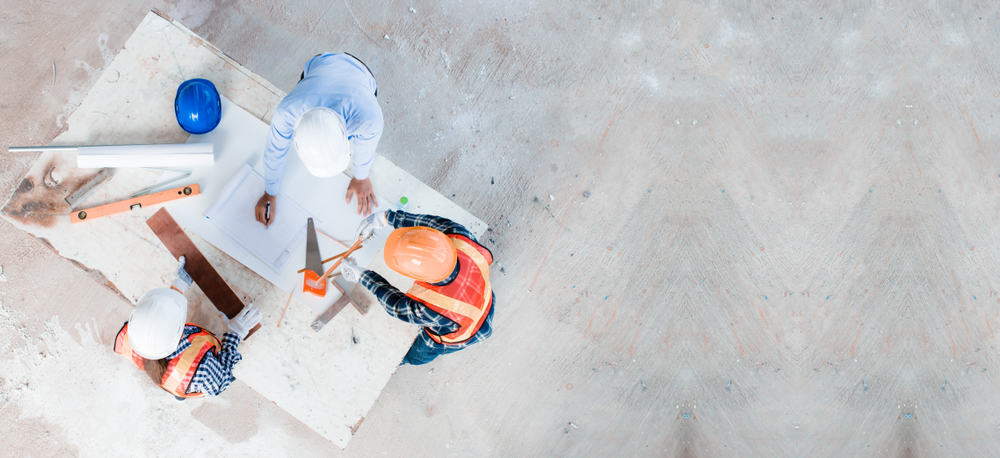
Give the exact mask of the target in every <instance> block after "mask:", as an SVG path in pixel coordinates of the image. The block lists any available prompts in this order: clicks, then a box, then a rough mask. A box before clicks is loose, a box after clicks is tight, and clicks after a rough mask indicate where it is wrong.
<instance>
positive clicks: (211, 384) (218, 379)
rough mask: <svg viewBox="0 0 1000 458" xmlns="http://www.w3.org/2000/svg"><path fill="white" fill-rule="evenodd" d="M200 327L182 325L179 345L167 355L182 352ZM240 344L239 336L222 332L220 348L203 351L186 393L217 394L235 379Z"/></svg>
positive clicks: (239, 358) (240, 358) (176, 355)
mask: <svg viewBox="0 0 1000 458" xmlns="http://www.w3.org/2000/svg"><path fill="white" fill-rule="evenodd" d="M201 331H202V329H201V328H199V327H198V326H194V325H191V324H188V325H185V326H184V337H182V338H181V343H180V345H178V346H177V349H176V350H174V352H173V353H171V354H170V356H168V358H170V359H173V358H176V357H178V356H180V355H181V353H184V350H187V349H188V347H190V346H191V342H190V341H189V340H188V337H189V336H191V334H194V333H196V332H201ZM239 344H240V336H238V335H236V333H234V332H228V331H227V332H225V333H223V334H222V350H220V351H218V352H216V351H215V350H214V349H212V350H209V351H207V352H205V356H204V357H203V358H201V363H199V364H198V368H197V369H195V371H194V376H193V377H191V384H190V385H188V387H187V391H186V393H188V394H190V393H205V394H206V395H208V396H218V395H219V394H222V392H223V391H226V388H229V384H230V383H233V381H234V380H236V377H233V366H235V365H236V363H238V362H240V361H241V360H242V359H243V357H242V356H240V352H238V351H237V350H236V347H237V346H238V345H239Z"/></svg>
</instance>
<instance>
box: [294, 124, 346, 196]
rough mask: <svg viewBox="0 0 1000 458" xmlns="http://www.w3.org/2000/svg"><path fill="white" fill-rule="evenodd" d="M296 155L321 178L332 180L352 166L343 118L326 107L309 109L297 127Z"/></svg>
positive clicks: (311, 171)
mask: <svg viewBox="0 0 1000 458" xmlns="http://www.w3.org/2000/svg"><path fill="white" fill-rule="evenodd" d="M292 142H294V143H295V152H296V153H298V155H299V159H302V163H303V164H305V165H306V168H307V169H309V173H311V174H313V175H315V176H318V177H324V178H325V177H332V176H334V175H336V174H338V173H341V172H343V171H344V170H347V166H348V165H349V164H350V163H351V141H350V140H348V139H347V125H346V124H345V123H344V117H343V116H341V115H340V114H339V113H337V112H336V111H333V110H331V109H329V108H327V107H316V108H310V109H309V110H307V111H306V112H305V113H303V114H302V116H301V117H300V118H299V120H298V122H296V123H295V133H294V134H292Z"/></svg>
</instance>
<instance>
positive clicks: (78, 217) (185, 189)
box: [69, 183, 201, 224]
mask: <svg viewBox="0 0 1000 458" xmlns="http://www.w3.org/2000/svg"><path fill="white" fill-rule="evenodd" d="M199 194H201V188H199V187H198V184H197V183H195V184H192V185H189V186H181V187H179V188H174V189H168V190H166V191H160V192H157V193H153V194H148V195H145V196H139V197H135V198H132V199H127V200H122V201H119V202H114V203H110V204H106V205H101V206H99V207H93V208H88V209H86V210H80V211H77V212H74V213H71V214H70V215H69V220H70V222H72V223H73V224H76V223H79V222H81V221H90V220H92V219H97V218H100V217H102V216H108V215H114V214H117V213H122V212H127V211H129V210H138V209H140V208H142V207H148V206H150V205H156V204H162V203H164V202H170V201H171V200H177V199H183V198H185V197H191V196H197V195H199Z"/></svg>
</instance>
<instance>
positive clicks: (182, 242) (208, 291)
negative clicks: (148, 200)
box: [146, 208, 260, 337]
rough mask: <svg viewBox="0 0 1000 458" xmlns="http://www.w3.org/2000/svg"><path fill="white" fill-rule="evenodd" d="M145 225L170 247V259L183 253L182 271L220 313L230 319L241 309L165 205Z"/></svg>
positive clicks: (252, 331) (237, 299) (241, 306)
mask: <svg viewBox="0 0 1000 458" xmlns="http://www.w3.org/2000/svg"><path fill="white" fill-rule="evenodd" d="M146 225H147V226H149V228H150V229H152V230H153V233H155V234H156V236H157V237H159V238H160V241H161V242H163V246H165V247H167V249H168V250H170V254H172V255H174V258H177V259H180V257H181V256H184V257H185V259H186V263H185V264H184V270H186V271H187V273H188V274H190V275H191V278H193V279H194V281H195V283H197V284H198V286H199V287H200V288H201V290H202V291H203V292H204V293H205V296H206V297H208V300H210V301H212V305H215V308H217V309H219V311H220V312H222V313H224V314H225V315H226V316H227V317H229V318H233V317H235V316H236V315H237V314H238V313H240V311H241V310H243V306H244V304H243V301H242V300H240V298H239V296H237V295H236V292H235V291H233V288H232V287H230V286H229V283H226V280H225V279H223V278H222V276H221V275H219V272H218V271H216V270H215V267H212V264H211V263H209V262H208V259H205V255H203V254H202V253H201V251H200V250H198V247H196V246H194V243H192V242H191V239H190V238H188V236H187V234H185V233H184V230H183V229H181V227H180V226H178V225H177V222H176V221H174V218H173V217H172V216H170V212H168V211H167V209H166V208H161V209H160V210H159V211H157V212H156V214H154V215H153V216H152V217H150V218H149V219H148V220H146ZM258 329H260V323H258V324H257V326H254V328H253V329H251V330H250V334H248V335H247V337H250V336H251V335H253V333H254V332H255V331H257V330H258Z"/></svg>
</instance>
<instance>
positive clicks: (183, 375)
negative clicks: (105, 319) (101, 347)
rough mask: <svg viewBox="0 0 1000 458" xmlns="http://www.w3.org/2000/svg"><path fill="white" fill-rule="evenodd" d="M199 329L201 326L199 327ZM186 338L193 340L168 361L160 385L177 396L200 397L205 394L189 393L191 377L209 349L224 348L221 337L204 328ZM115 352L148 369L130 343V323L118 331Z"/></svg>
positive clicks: (143, 368) (189, 324)
mask: <svg viewBox="0 0 1000 458" xmlns="http://www.w3.org/2000/svg"><path fill="white" fill-rule="evenodd" d="M187 325H188V326H194V325H193V324H191V323H187ZM198 329H201V328H200V327H199V328H198ZM185 338H186V339H187V340H188V341H189V342H191V345H190V346H188V348H187V350H184V352H183V353H181V354H180V355H178V356H177V357H176V358H173V359H171V360H170V362H169V363H167V371H166V372H164V373H163V380H162V382H161V383H160V387H161V388H163V389H164V390H167V392H169V393H170V394H172V395H174V396H177V397H181V398H200V397H202V396H205V394H204V393H188V392H187V388H188V385H190V384H191V378H192V377H194V373H195V371H197V370H198V365H199V364H201V360H202V358H204V357H205V353H207V352H208V351H209V350H214V351H216V352H217V351H219V349H220V348H222V344H221V343H219V339H217V338H216V337H215V335H213V334H212V333H211V332H208V331H206V330H204V329H201V330H200V331H198V332H196V333H194V334H191V335H189V336H187V337H185ZM115 353H119V354H122V355H131V357H129V356H126V358H128V359H129V360H130V361H132V363H134V364H135V365H136V366H137V367H138V368H139V369H142V370H146V368H145V365H144V364H143V362H142V361H143V358H142V356H139V355H138V354H137V353H136V352H134V351H132V346H131V345H129V343H128V323H125V326H122V329H121V331H118V337H117V338H115Z"/></svg>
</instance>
